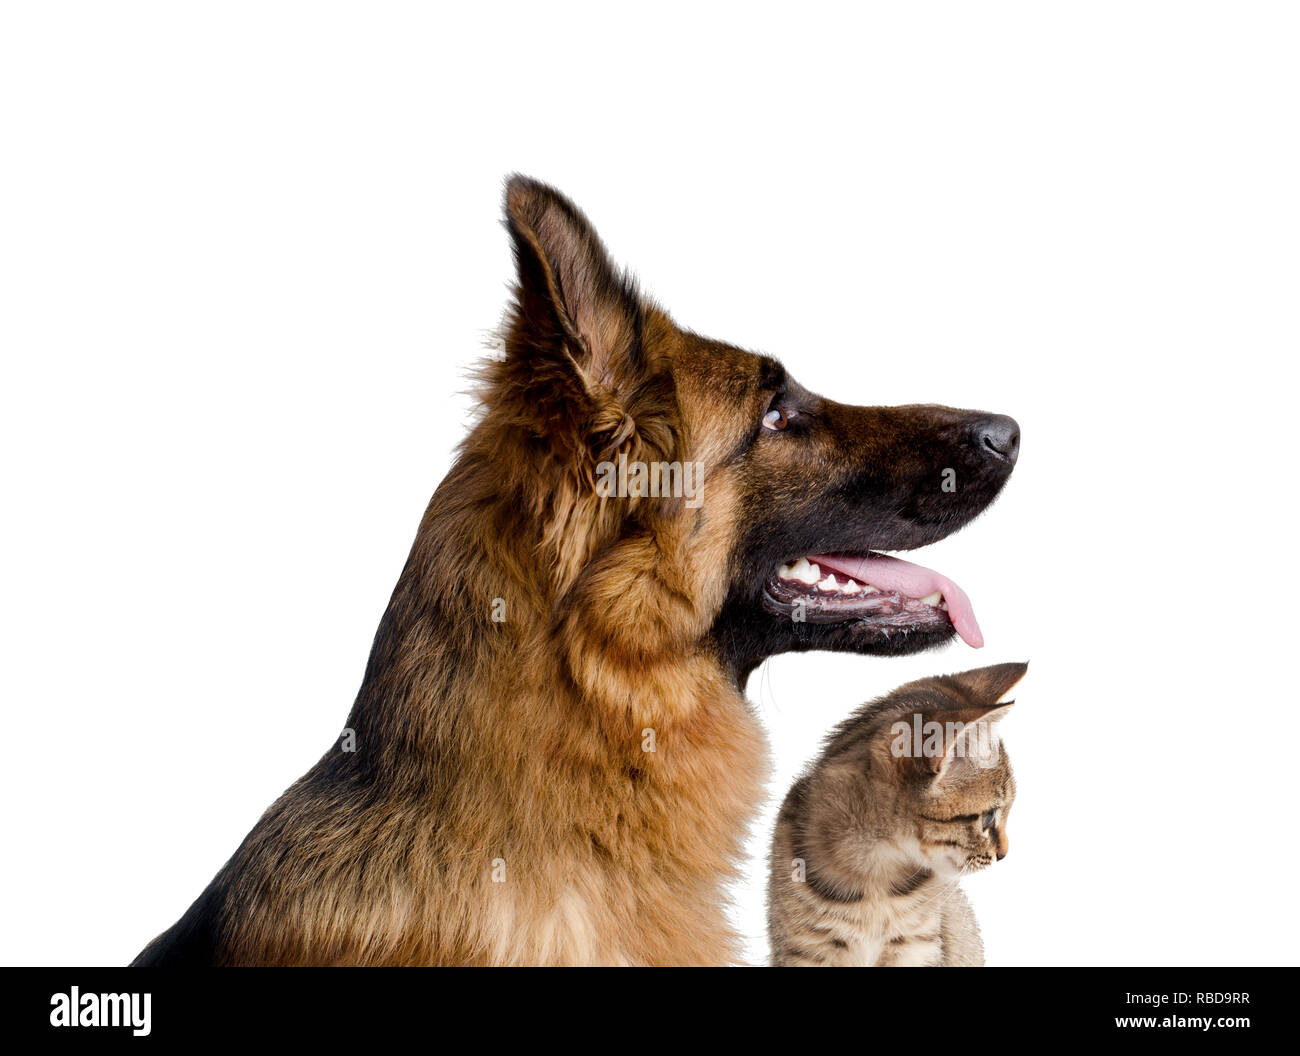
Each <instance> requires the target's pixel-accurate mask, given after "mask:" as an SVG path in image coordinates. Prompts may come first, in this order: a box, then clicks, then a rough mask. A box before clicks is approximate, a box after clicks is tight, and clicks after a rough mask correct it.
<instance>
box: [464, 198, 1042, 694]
mask: <svg viewBox="0 0 1300 1056" xmlns="http://www.w3.org/2000/svg"><path fill="white" fill-rule="evenodd" d="M506 222H507V226H508V227H509V230H510V233H511V236H512V238H513V241H514V249H515V256H516V261H517V264H518V286H517V289H516V298H515V303H514V306H513V309H512V312H511V314H510V316H509V319H508V322H507V327H506V354H505V356H504V358H502V359H500V360H497V361H494V362H493V363H492V364H491V366H490V368H489V372H488V375H487V379H486V380H487V386H486V392H485V400H486V403H487V407H488V411H489V413H488V414H487V415H486V416H485V418H484V422H483V424H482V425H481V426H480V428H479V430H477V431H476V434H475V436H474V437H472V438H471V444H470V446H471V448H473V449H474V450H476V451H477V453H478V454H479V455H480V456H482V457H487V458H493V459H495V460H497V464H498V465H500V464H502V463H505V462H508V463H510V464H512V465H515V466H518V467H520V471H519V472H518V473H515V474H514V475H511V476H503V477H502V479H501V484H500V489H501V497H502V498H503V499H504V500H505V501H506V504H507V505H508V506H509V508H510V509H511V510H512V511H513V515H514V516H515V517H517V518H519V519H521V520H523V521H526V522H527V523H526V525H525V526H520V527H519V528H518V533H519V535H520V536H521V541H523V540H528V541H529V544H530V545H531V546H532V547H533V549H534V551H535V553H536V554H537V555H538V557H539V558H540V565H539V567H540V568H541V575H542V578H543V579H544V580H545V583H546V585H547V588H548V595H549V599H550V604H551V605H552V606H553V611H554V612H555V618H556V619H557V620H568V621H579V622H586V623H588V624H590V623H591V622H592V621H599V623H600V625H601V630H600V634H601V635H602V636H603V641H604V643H605V644H606V645H607V646H611V647H614V648H615V649H617V650H619V651H621V653H622V654H623V655H625V656H640V657H643V658H646V659H649V658H653V657H654V656H656V655H660V654H662V653H663V652H664V651H665V650H688V649H698V648H700V647H701V646H712V647H713V648H715V649H716V653H717V655H718V657H719V658H720V659H721V660H722V662H723V663H724V665H725V666H726V668H727V669H728V671H729V672H730V673H731V674H732V675H733V677H734V678H735V679H736V681H737V682H738V683H741V684H743V682H744V679H745V677H746V676H747V674H748V672H749V671H750V670H752V668H753V667H754V666H755V665H756V664H757V663H759V662H760V661H762V660H763V659H764V658H765V657H767V656H770V655H772V654H775V653H778V652H782V651H787V650H806V649H835V650H845V651H851V652H859V653H881V654H897V653H909V652H915V651H917V650H921V649H925V648H928V647H930V646H933V645H937V644H939V643H941V642H944V641H946V640H948V639H950V638H951V637H952V636H953V634H954V633H960V634H961V636H962V637H963V638H964V639H965V640H966V641H967V642H969V643H970V644H971V645H975V646H978V645H980V644H982V639H981V638H980V632H979V628H978V626H977V625H976V623H975V619H974V614H973V612H972V610H971V606H970V603H969V601H968V600H967V599H966V596H965V594H964V593H962V591H961V589H960V588H959V587H957V586H956V584H954V583H953V582H952V581H950V580H948V579H946V578H944V577H943V576H940V575H938V574H937V573H935V572H932V571H930V570H928V569H925V568H922V567H920V566H918V565H913V564H910V563H908V562H905V561H901V560H899V559H896V558H891V557H887V556H884V555H881V554H879V553H878V551H882V550H909V549H912V548H915V547H919V546H924V545H925V544H927V543H931V542H934V541H936V540H938V539H941V538H943V537H944V536H946V535H948V534H949V533H951V532H953V531H956V530H957V529H958V528H960V527H962V526H963V525H964V524H966V523H967V522H969V521H970V520H971V519H972V518H974V517H975V516H976V515H977V514H979V513H980V512H981V511H982V510H983V509H984V508H985V507H987V506H988V504H989V503H990V502H991V501H992V500H993V498H994V497H995V496H996V495H997V494H998V492H999V490H1000V489H1001V488H1002V486H1003V484H1005V483H1006V480H1007V477H1008V476H1009V475H1010V473H1011V470H1012V468H1013V466H1014V465H1015V462H1016V456H1017V454H1018V449H1019V431H1018V429H1017V426H1016V423H1015V422H1014V421H1012V420H1011V419H1010V418H1006V417H1003V416H999V415H989V414H985V413H982V412H974V411H961V410H954V409H952V408H948V407H938V406H912V407H857V406H851V405H848V404H844V403H839V402H836V401H834V400H830V399H827V398H825V397H823V396H818V395H816V394H814V393H811V392H809V391H807V390H806V389H804V388H803V387H802V386H800V385H799V383H798V382H797V381H795V379H794V378H793V377H791V376H790V375H789V374H788V373H787V372H786V370H785V369H784V368H783V367H782V366H781V364H780V363H778V362H777V361H776V360H774V359H772V358H770V357H767V356H762V355H756V354H754V353H751V352H747V351H745V350H743V349H740V348H736V347H734V346H731V345H728V344H725V343H722V342H719V341H713V340H710V339H707V338H703V337H700V336H699V335H697V334H694V333H691V332H689V331H686V330H683V329H682V328H680V327H678V326H677V325H676V324H674V323H673V321H672V320H671V319H670V318H669V317H668V315H667V314H666V313H665V312H664V311H662V310H661V309H660V308H659V307H657V306H656V305H654V304H653V303H651V302H649V301H648V300H647V299H646V298H645V297H643V296H642V295H640V294H639V293H638V291H637V289H636V288H635V286H634V285H633V283H632V282H631V281H630V279H629V278H628V277H627V276H625V275H624V274H623V273H621V272H619V271H618V270H617V269H616V268H615V267H614V265H613V264H612V263H611V261H610V259H609V257H608V255H607V254H606V252H605V249H604V247H603V246H602V244H601V242H600V240H599V238H598V237H597V235H596V233H595V231H594V230H593V229H592V227H591V225H590V224H589V223H588V221H587V220H586V218H585V217H584V216H583V215H582V213H581V212H579V210H578V209H577V208H576V207H575V206H574V205H573V204H572V203H571V202H569V201H568V200H567V199H566V198H564V197H563V196H562V195H560V194H559V193H558V192H556V191H555V190H553V189H552V188H550V187H547V186H545V185H543V184H540V183H537V182H535V181H532V180H528V179H524V178H521V177H516V178H514V179H512V180H511V181H510V183H509V185H508V188H507V192H506Z"/></svg>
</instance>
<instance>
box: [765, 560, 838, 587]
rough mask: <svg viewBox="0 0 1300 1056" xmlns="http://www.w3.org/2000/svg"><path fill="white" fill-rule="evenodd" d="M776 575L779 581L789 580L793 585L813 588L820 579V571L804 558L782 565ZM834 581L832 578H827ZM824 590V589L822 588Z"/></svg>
mask: <svg viewBox="0 0 1300 1056" xmlns="http://www.w3.org/2000/svg"><path fill="white" fill-rule="evenodd" d="M776 574H777V576H778V577H780V578H781V579H785V580H789V581H791V582H794V583H804V584H806V585H807V586H810V587H813V586H816V585H817V582H818V580H820V579H821V578H822V570H821V569H820V568H818V567H817V566H816V565H815V564H813V563H812V562H811V561H809V560H808V559H807V558H806V557H801V558H799V560H798V561H795V562H794V563H793V564H789V565H782V566H781V567H780V568H778V569H777V570H776ZM828 578H830V579H832V580H833V579H834V578H835V577H834V576H830V577H828ZM822 589H823V590H825V589H826V588H825V587H822Z"/></svg>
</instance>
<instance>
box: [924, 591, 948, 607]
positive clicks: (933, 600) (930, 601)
mask: <svg viewBox="0 0 1300 1056" xmlns="http://www.w3.org/2000/svg"><path fill="white" fill-rule="evenodd" d="M941 601H943V595H942V594H940V593H939V592H938V591H937V590H936V591H935V592H934V593H933V594H927V595H926V596H925V597H923V598H922V599H921V603H922V604H923V605H938V604H939V602H941Z"/></svg>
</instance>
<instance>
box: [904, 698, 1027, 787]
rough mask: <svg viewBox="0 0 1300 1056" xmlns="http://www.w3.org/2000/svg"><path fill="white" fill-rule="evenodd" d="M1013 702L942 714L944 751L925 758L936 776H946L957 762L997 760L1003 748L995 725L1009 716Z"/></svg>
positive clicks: (979, 764) (979, 762)
mask: <svg viewBox="0 0 1300 1056" xmlns="http://www.w3.org/2000/svg"><path fill="white" fill-rule="evenodd" d="M1012 684H1013V685H1014V683H1012ZM1014 703H1015V701H1007V703H1005V704H991V705H989V706H988V707H984V708H963V709H962V710H961V711H957V712H949V713H947V714H945V715H943V716H942V721H943V724H944V732H943V751H942V752H941V753H937V754H928V755H926V757H925V762H926V764H927V766H928V767H929V770H930V772H931V773H932V774H933V775H934V777H935V779H936V780H938V779H940V778H942V777H944V776H945V775H946V774H947V773H949V772H950V771H951V769H952V767H953V765H954V764H955V763H957V762H958V761H965V762H972V763H974V764H975V765H977V766H988V765H990V764H991V763H993V762H996V761H997V753H998V751H1000V748H999V744H998V736H997V733H996V732H995V731H994V730H993V726H994V725H995V724H996V723H998V722H1000V721H1001V720H1002V719H1003V718H1005V717H1006V714H1007V712H1009V711H1010V710H1011V705H1012V704H1014Z"/></svg>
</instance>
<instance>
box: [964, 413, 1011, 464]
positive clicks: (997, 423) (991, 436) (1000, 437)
mask: <svg viewBox="0 0 1300 1056" xmlns="http://www.w3.org/2000/svg"><path fill="white" fill-rule="evenodd" d="M974 436H975V442H976V443H977V444H978V445H979V446H980V447H981V448H982V449H983V450H984V451H986V452H988V454H989V455H990V456H991V457H993V458H996V459H998V460H999V461H1000V462H1009V463H1011V464H1012V465H1015V462H1016V458H1017V457H1019V455H1020V426H1019V425H1017V424H1016V420H1015V419H1014V418H1008V417H1007V416H1006V415H1005V414H995V415H992V416H991V417H988V418H984V419H981V420H980V421H978V422H976V423H975V428H974Z"/></svg>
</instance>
